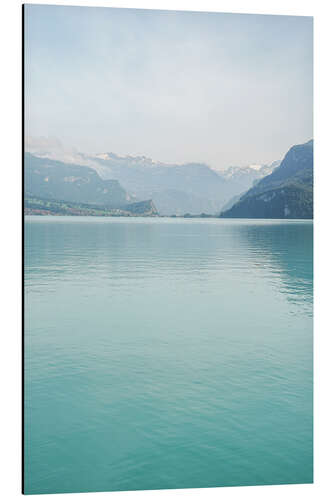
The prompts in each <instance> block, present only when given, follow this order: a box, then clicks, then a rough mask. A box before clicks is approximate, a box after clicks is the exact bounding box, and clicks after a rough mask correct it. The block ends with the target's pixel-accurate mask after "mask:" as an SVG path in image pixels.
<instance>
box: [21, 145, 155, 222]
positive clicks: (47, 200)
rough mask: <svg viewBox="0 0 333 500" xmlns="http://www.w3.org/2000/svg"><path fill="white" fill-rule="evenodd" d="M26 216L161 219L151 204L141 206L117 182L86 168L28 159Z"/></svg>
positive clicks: (34, 157) (25, 183) (45, 159)
mask: <svg viewBox="0 0 333 500" xmlns="http://www.w3.org/2000/svg"><path fill="white" fill-rule="evenodd" d="M24 186H25V193H24V195H25V213H27V214H33V213H38V214H39V213H40V214H42V213H43V214H44V213H52V214H60V215H61V214H75V215H77V214H80V215H90V214H92V215H128V214H133V215H157V210H156V207H155V206H154V204H153V202H152V201H151V200H143V201H139V202H137V201H136V200H135V199H133V198H132V197H131V196H130V195H129V194H128V193H127V192H126V190H125V189H124V188H123V187H122V186H121V185H120V183H119V181H118V180H115V179H108V180H104V179H102V178H101V177H100V176H99V175H98V173H97V172H96V171H95V170H94V169H92V168H90V167H86V166H83V165H73V164H67V163H63V162H60V161H57V160H52V159H48V158H39V157H36V156H34V155H32V154H31V153H25V157H24Z"/></svg>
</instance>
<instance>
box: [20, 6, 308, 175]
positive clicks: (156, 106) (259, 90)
mask: <svg viewBox="0 0 333 500" xmlns="http://www.w3.org/2000/svg"><path fill="white" fill-rule="evenodd" d="M25 57H26V59H25V60H26V84H25V90H26V133H27V134H28V135H31V136H45V137H49V136H51V137H57V138H58V139H60V140H61V141H62V142H64V143H65V144H69V145H71V146H74V147H76V148H78V149H79V150H81V151H84V152H103V151H104V152H105V151H112V152H114V153H118V154H121V155H124V154H133V155H145V156H149V157H152V158H154V159H155V160H160V161H165V162H177V163H180V162H187V161H200V162H205V163H207V164H209V165H211V166H212V167H214V168H224V167H227V166H229V165H246V164H250V163H268V162H271V161H273V160H276V159H280V158H281V157H282V156H283V155H284V154H285V153H286V151H287V150H288V149H289V147H290V146H292V145H293V144H297V143H302V142H306V141H308V140H309V139H310V138H312V133H313V132H312V65H313V60H312V57H313V55H312V18H309V17H290V16H263V15H240V14H212V13H194V12H191V13H189V12H166V11H152V10H132V9H131V10H130V9H113V8H96V7H62V6H43V5H26V6H25Z"/></svg>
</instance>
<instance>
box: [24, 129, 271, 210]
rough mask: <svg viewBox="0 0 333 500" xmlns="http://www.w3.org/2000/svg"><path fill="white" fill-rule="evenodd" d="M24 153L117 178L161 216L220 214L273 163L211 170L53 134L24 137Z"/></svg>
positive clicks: (134, 195)
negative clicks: (72, 143) (80, 146)
mask: <svg viewBox="0 0 333 500" xmlns="http://www.w3.org/2000/svg"><path fill="white" fill-rule="evenodd" d="M25 151H26V152H30V153H32V154H34V155H35V156H37V157H40V158H48V159H51V160H57V161H60V162H64V163H67V164H72V165H82V166H87V167H91V168H93V169H94V170H95V171H96V172H97V173H98V174H99V175H100V177H102V179H104V180H111V179H112V180H117V181H119V183H120V184H121V186H123V187H124V189H125V190H126V192H128V193H129V194H130V196H131V197H132V198H133V199H136V200H146V199H152V200H153V202H154V203H155V205H156V207H157V210H158V211H159V213H160V214H161V215H173V214H177V215H181V214H184V213H186V212H188V213H192V214H200V213H202V212H205V213H209V214H214V213H219V212H220V210H221V208H222V207H223V206H224V205H225V204H226V203H227V202H228V201H229V200H230V199H231V198H233V197H235V196H237V195H240V194H241V193H243V192H244V191H246V190H248V189H249V188H250V187H251V186H252V185H253V183H254V182H257V181H258V180H259V179H261V178H262V177H264V176H266V175H268V174H269V173H271V172H272V171H273V169H274V167H275V166H276V165H275V164H276V163H278V162H274V164H272V165H256V164H252V165H249V166H246V167H229V168H228V169H226V170H224V171H216V170H214V169H212V168H210V167H209V166H208V165H206V164H203V163H194V162H193V163H186V164H168V163H163V162H159V161H155V160H153V159H151V158H148V157H146V156H131V155H126V156H119V155H117V154H115V153H113V152H102V153H95V154H87V153H82V152H80V151H78V150H77V149H75V148H71V147H66V146H64V145H63V144H62V143H61V142H60V141H58V140H57V139H53V138H51V139H49V138H37V139H36V138H31V137H28V138H27V139H26V141H25Z"/></svg>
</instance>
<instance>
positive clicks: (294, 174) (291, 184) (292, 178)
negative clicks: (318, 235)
mask: <svg viewBox="0 0 333 500" xmlns="http://www.w3.org/2000/svg"><path fill="white" fill-rule="evenodd" d="M221 217H236V218H238V217H239V218H242V217H246V218H273V219H274V218H278V219H280V218H281V219H284V218H287V219H298V218H299V219H311V218H312V217H313V140H311V141H309V142H307V143H305V144H300V145H297V146H293V147H292V148H291V149H290V150H289V151H288V153H287V154H286V156H285V157H284V159H283V161H282V162H281V165H280V166H279V167H277V168H276V169H275V170H274V171H273V173H272V174H270V175H268V176H267V177H264V178H263V179H261V180H260V181H259V182H258V183H257V184H256V185H255V186H253V187H252V188H251V189H250V190H249V191H247V192H246V193H245V194H244V195H243V196H242V197H241V198H240V199H239V201H238V202H236V203H235V204H234V205H233V206H232V207H231V208H230V209H229V210H226V211H224V212H222V213H221Z"/></svg>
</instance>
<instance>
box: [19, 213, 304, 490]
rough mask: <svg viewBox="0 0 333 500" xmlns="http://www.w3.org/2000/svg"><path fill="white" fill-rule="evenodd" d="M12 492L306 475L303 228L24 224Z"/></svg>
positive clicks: (287, 479) (165, 222) (215, 223)
mask: <svg viewBox="0 0 333 500" xmlns="http://www.w3.org/2000/svg"><path fill="white" fill-rule="evenodd" d="M25 293H26V327H25V332H26V353H25V360H26V377H25V383H26V450H25V457H26V471H25V480H26V490H27V492H30V493H35V492H36V493H41V492H44V493H47V492H71V491H103V490H126V489H152V488H181V487H205V486H223V485H243V484H249V485H250V484H272V483H275V484H279V483H295V482H296V483H299V482H311V481H312V223H311V222H309V221H299V222H298V221H258V220H257V221H248V220H246V221H245V220H214V219H210V220H194V219H190V220H184V219H176V220H175V219H147V218H146V219H140V218H138V219H126V218H118V219H117V218H113V219H112V218H111V219H102V218H101V219H100V218H71V217H64V218H61V217H50V218H49V217H45V218H44V217H43V218H41V217H39V218H38V217H35V218H27V221H26V252H25Z"/></svg>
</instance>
